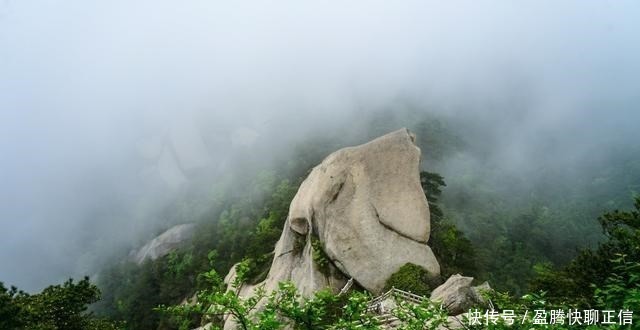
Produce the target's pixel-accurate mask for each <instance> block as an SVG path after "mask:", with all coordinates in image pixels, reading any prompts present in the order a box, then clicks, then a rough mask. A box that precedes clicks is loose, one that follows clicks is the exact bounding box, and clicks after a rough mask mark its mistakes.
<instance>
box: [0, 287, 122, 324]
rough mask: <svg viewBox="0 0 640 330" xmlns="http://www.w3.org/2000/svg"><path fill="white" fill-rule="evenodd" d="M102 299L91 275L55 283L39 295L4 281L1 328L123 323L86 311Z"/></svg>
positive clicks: (0, 313)
mask: <svg viewBox="0 0 640 330" xmlns="http://www.w3.org/2000/svg"><path fill="white" fill-rule="evenodd" d="M98 299H100V290H98V288H97V287H96V286H95V285H93V284H91V283H90V282H89V278H88V277H85V278H84V279H83V280H81V281H79V282H77V283H74V281H73V280H72V279H69V280H68V281H66V282H64V284H62V285H52V286H49V287H47V288H45V289H44V290H43V291H42V292H40V293H38V294H33V295H30V294H27V293H25V292H22V291H18V290H17V289H16V288H15V287H12V288H11V289H9V290H7V289H6V288H5V287H4V285H3V284H2V283H0V329H6V330H14V329H15V330H18V329H35V330H115V329H120V328H121V326H120V325H119V324H117V323H113V322H110V321H106V320H101V319H96V318H94V317H93V316H92V315H91V314H89V313H86V311H87V307H88V305H89V304H91V303H94V302H96V301H97V300H98Z"/></svg>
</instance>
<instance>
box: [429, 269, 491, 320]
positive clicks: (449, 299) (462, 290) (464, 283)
mask: <svg viewBox="0 0 640 330" xmlns="http://www.w3.org/2000/svg"><path fill="white" fill-rule="evenodd" d="M471 282H473V277H466V276H462V275H460V274H456V275H452V276H451V277H449V279H448V280H447V281H446V282H445V283H444V284H442V285H441V286H439V287H437V288H435V290H433V292H432V293H431V298H430V299H431V300H432V301H436V302H440V303H442V305H443V307H444V308H446V309H447V310H448V311H449V315H458V314H462V313H466V312H467V311H468V310H469V309H470V308H472V307H474V306H478V305H484V304H485V303H486V302H485V300H484V298H483V297H482V294H481V293H482V291H485V290H491V287H490V286H489V284H488V283H487V282H485V283H483V284H481V285H478V286H476V287H472V286H471Z"/></svg>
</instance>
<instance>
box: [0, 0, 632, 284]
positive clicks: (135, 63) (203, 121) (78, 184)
mask: <svg viewBox="0 0 640 330" xmlns="http://www.w3.org/2000/svg"><path fill="white" fill-rule="evenodd" d="M639 18H640V3H638V2H634V1H560V2H559V1H520V2H517V3H516V2H509V1H500V2H498V1H455V2H452V1H448V2H436V1H395V2H389V1H352V2H348V3H345V2H338V1H329V2H326V1H325V2H320V1H318V2H300V1H278V2H253V1H227V2H222V1H187V2H184V1H182V2H179V1H157V0H156V1H72V0H69V1H10V0H5V1H0V157H1V159H0V160H1V162H0V164H1V167H0V227H1V228H2V239H1V240H0V280H1V281H3V282H5V283H7V284H15V285H18V286H20V287H21V288H24V289H27V290H37V289H41V288H42V287H44V286H45V285H46V284H48V283H51V282H55V281H59V280H61V279H64V278H66V277H69V276H79V275H84V274H89V275H91V274H93V273H94V272H95V271H96V267H99V266H100V265H101V264H102V263H104V262H106V260H107V259H108V257H111V256H112V255H113V253H114V251H115V250H118V251H120V250H122V251H125V252H126V250H127V249H130V248H134V247H136V246H138V245H139V244H140V242H142V241H144V240H145V239H148V238H149V237H151V236H153V235H154V234H157V232H158V230H161V229H162V225H163V224H164V223H165V222H166V219H162V214H163V207H165V206H166V205H167V204H168V203H170V201H171V200H172V199H173V198H174V196H175V195H176V194H179V193H181V192H182V191H184V189H185V187H189V186H197V185H201V186H203V187H205V188H206V187H209V186H215V182H216V178H220V177H225V176H231V175H232V173H233V171H234V169H236V168H237V166H236V165H237V164H238V163H239V162H242V159H243V158H242V157H240V156H239V155H241V154H246V153H250V154H253V155H259V157H258V158H260V159H262V160H263V161H264V163H269V162H271V161H272V160H275V159H282V158H284V157H287V154H288V152H289V151H290V150H291V148H292V147H293V146H294V145H295V144H296V143H297V142H299V141H303V140H304V139H305V137H306V136H311V135H313V134H322V133H323V132H329V133H327V134H330V132H333V129H334V128H336V127H345V126H351V125H353V127H358V124H359V121H360V120H363V118H366V117H367V116H368V115H371V114H373V113H374V112H378V111H382V110H383V109H394V108H398V107H402V106H403V105H406V104H409V105H410V106H411V107H414V108H418V109H421V111H422V110H424V111H430V112H433V113H435V114H437V116H439V117H441V118H443V119H444V120H447V122H448V123H449V124H450V125H454V126H455V127H456V130H457V132H459V134H461V137H462V138H463V139H464V140H465V141H466V142H467V143H469V144H470V145H471V146H472V147H473V149H474V150H477V151H478V152H479V153H481V154H482V155H483V157H484V159H485V160H486V159H489V160H490V161H487V162H483V163H479V164H478V166H494V165H495V164H499V166H500V167H501V168H502V169H504V171H506V172H509V173H512V174H513V175H521V176H522V177H523V178H526V176H527V175H528V174H529V173H531V171H535V170H536V169H539V168H540V167H553V168H555V170H556V172H557V173H559V175H558V176H557V178H556V179H555V180H558V181H560V180H562V179H563V178H565V179H566V178H571V177H573V176H575V175H578V174H576V171H577V170H576V168H579V166H577V164H588V163H591V162H607V161H614V160H613V159H612V158H611V159H610V158H609V157H610V156H611V153H612V152H614V151H620V150H626V149H627V148H629V149H634V150H637V147H638V142H637V141H638V139H637V132H638V129H639V128H640V109H639V107H640V33H638V31H640V20H639ZM408 124H409V123H408ZM408 124H407V125H408ZM426 158H427V159H428V155H426ZM461 159H466V158H464V157H463V156H461V155H457V157H454V158H452V159H449V160H448V161H450V162H449V163H447V161H445V162H444V163H442V164H439V165H438V168H439V169H441V170H442V171H444V172H446V173H445V174H447V175H452V174H455V169H456V168H460V166H463V165H460V164H459V162H460V161H461ZM467 160H468V159H467ZM491 164H493V165H491ZM467 165H468V163H467ZM495 166H498V165H495ZM203 173H204V174H203ZM445 176H446V175H445ZM203 177H205V178H207V179H208V180H209V181H206V180H203V179H202V178H203ZM523 182H525V183H523V184H526V180H524V181H523ZM558 184H561V183H560V182H559V183H558Z"/></svg>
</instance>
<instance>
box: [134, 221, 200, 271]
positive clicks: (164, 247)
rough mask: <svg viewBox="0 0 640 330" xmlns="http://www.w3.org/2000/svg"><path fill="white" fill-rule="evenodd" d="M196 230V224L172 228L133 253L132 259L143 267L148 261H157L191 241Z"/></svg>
mask: <svg viewBox="0 0 640 330" xmlns="http://www.w3.org/2000/svg"><path fill="white" fill-rule="evenodd" d="M194 230H195V225H194V224H182V225H177V226H174V227H171V228H170V229H169V230H167V231H165V232H164V233H162V234H160V235H159V236H157V237H156V238H154V239H152V240H151V241H149V242H148V243H147V244H145V245H144V246H143V247H141V248H140V249H139V250H138V251H135V252H133V253H132V258H133V260H134V261H135V262H136V263H137V264H138V265H141V264H142V263H143V262H145V261H146V260H155V259H158V258H160V257H163V256H165V255H167V254H169V252H171V251H173V250H175V249H177V248H179V247H180V245H182V244H183V243H184V242H186V241H188V240H189V239H191V237H192V236H193V233H194Z"/></svg>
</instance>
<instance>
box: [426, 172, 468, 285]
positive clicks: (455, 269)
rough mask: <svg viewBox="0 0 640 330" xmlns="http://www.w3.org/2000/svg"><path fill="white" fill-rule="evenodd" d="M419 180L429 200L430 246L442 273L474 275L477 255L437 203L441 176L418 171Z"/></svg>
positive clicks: (442, 179) (444, 274)
mask: <svg viewBox="0 0 640 330" xmlns="http://www.w3.org/2000/svg"><path fill="white" fill-rule="evenodd" d="M420 183H421V184H422V189H423V190H424V193H425V195H426V196H427V201H428V202H429V212H430V218H431V234H430V240H429V245H430V246H431V249H432V250H433V253H434V254H435V256H436V258H438V262H439V263H440V273H441V276H442V277H443V278H444V279H446V278H448V277H449V276H451V275H453V274H465V275H470V276H474V275H475V274H476V271H477V270H476V255H475V252H474V248H473V245H472V244H471V241H469V240H468V239H467V238H466V237H465V235H464V234H463V233H462V232H461V231H460V230H458V228H457V227H456V226H455V224H453V223H451V222H450V221H449V220H448V219H447V218H445V216H444V212H443V211H442V209H441V208H440V205H439V203H438V201H439V199H440V195H441V194H442V189H443V187H445V186H446V183H445V182H444V178H443V177H442V176H441V175H440V174H437V173H431V172H427V171H422V172H420Z"/></svg>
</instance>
